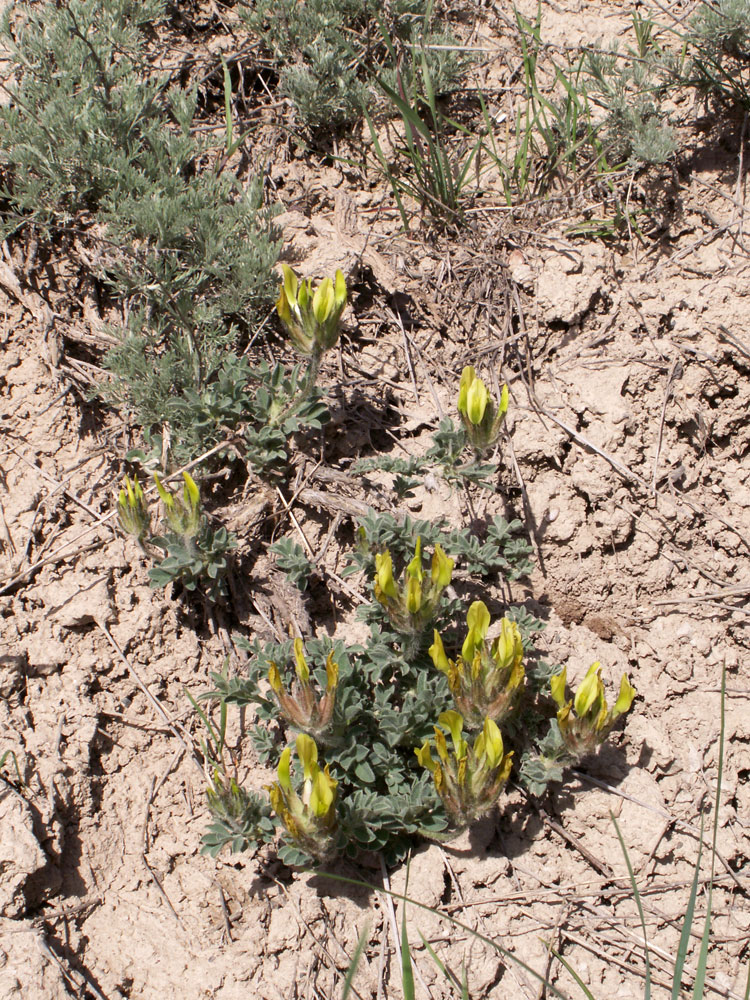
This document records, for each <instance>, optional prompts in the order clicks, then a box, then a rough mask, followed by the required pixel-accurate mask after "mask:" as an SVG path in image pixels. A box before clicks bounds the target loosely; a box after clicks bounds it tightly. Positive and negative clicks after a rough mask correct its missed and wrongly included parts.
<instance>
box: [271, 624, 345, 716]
mask: <svg viewBox="0 0 750 1000" xmlns="http://www.w3.org/2000/svg"><path fill="white" fill-rule="evenodd" d="M294 667H295V673H296V675H297V680H296V682H295V683H294V684H293V685H292V688H291V691H286V690H285V688H284V685H283V684H282V682H281V675H280V673H279V668H278V666H277V665H276V663H274V662H273V660H272V661H271V664H270V668H269V671H268V680H269V682H270V684H271V690H272V691H273V694H274V697H275V698H276V702H277V704H278V706H279V709H280V710H281V713H282V715H283V716H284V717H285V718H286V719H287V720H288V721H289V722H291V724H292V725H293V726H295V727H296V728H297V729H301V730H303V731H304V732H307V733H313V734H314V735H318V734H319V733H322V732H323V731H324V730H325V729H327V728H328V726H329V725H330V723H331V719H332V718H333V709H334V707H335V704H336V688H337V686H338V682H339V667H338V664H337V663H336V661H335V660H334V658H333V652H331V653H329V654H328V659H327V661H326V680H327V683H326V689H325V693H324V694H323V695H321V696H320V697H319V696H318V695H317V694H316V692H315V690H314V688H313V686H312V684H311V683H310V668H309V667H308V665H307V660H306V659H305V651H304V646H303V645H302V640H301V639H295V640H294Z"/></svg>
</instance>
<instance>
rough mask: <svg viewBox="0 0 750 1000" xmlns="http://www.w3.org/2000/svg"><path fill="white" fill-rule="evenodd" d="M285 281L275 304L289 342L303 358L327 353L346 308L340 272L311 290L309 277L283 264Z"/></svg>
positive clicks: (345, 291)
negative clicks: (299, 275) (303, 278)
mask: <svg viewBox="0 0 750 1000" xmlns="http://www.w3.org/2000/svg"><path fill="white" fill-rule="evenodd" d="M281 266H282V269H283V271H284V280H283V282H282V284H281V289H280V291H279V298H278V301H277V302H276V312H277V313H278V315H279V319H280V320H281V322H282V323H283V324H284V326H285V328H286V330H287V332H288V334H289V336H290V337H291V338H292V343H293V344H294V346H295V347H296V348H297V350H298V351H299V352H300V354H304V355H320V354H322V353H323V352H324V351H328V350H330V348H332V347H333V346H334V345H335V343H336V341H337V340H338V336H339V320H340V319H341V314H342V312H343V311H344V307H345V306H346V296H347V289H346V281H345V279H344V275H343V274H342V272H341V271H336V276H335V279H334V280H333V281H332V280H331V279H330V278H325V279H324V280H323V281H322V282H321V283H320V284H319V285H318V287H317V288H316V289H315V291H313V287H312V283H311V282H310V279H309V278H308V279H307V280H305V281H301V282H300V281H298V280H297V275H296V274H295V273H294V271H293V270H292V269H291V267H289V266H287V265H286V264H282V265H281Z"/></svg>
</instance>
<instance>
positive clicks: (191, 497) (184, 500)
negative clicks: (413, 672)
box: [154, 472, 202, 539]
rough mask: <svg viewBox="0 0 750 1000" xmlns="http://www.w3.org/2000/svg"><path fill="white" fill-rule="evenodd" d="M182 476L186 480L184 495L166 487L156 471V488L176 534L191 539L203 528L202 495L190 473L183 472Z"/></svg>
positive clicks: (170, 525) (168, 520)
mask: <svg viewBox="0 0 750 1000" xmlns="http://www.w3.org/2000/svg"><path fill="white" fill-rule="evenodd" d="M182 478H183V479H184V481H185V482H184V487H183V490H182V496H180V495H179V494H172V493H170V492H169V490H167V489H165V487H164V486H163V484H162V483H161V481H160V479H159V477H158V476H157V475H156V473H154V479H155V481H156V488H157V490H158V491H159V496H160V497H161V502H162V503H163V504H164V513H165V515H166V518H167V522H168V523H169V527H170V528H171V529H172V531H173V532H174V533H175V535H180V536H181V537H182V538H185V539H189V538H195V537H196V535H197V534H198V533H199V531H200V528H201V521H202V515H201V495H200V492H199V490H198V487H197V486H196V485H195V481H194V479H193V477H192V476H191V475H190V473H188V472H183V473H182Z"/></svg>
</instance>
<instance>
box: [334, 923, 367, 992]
mask: <svg viewBox="0 0 750 1000" xmlns="http://www.w3.org/2000/svg"><path fill="white" fill-rule="evenodd" d="M369 936H370V927H369V925H367V926H365V928H364V930H363V931H362V933H361V934H360V935H359V940H358V941H357V947H356V948H355V949H354V952H353V954H352V960H351V962H350V963H349V968H348V969H347V970H346V976H344V986H343V989H342V991H341V1000H346V998H347V997H348V996H349V993H350V991H351V989H352V984H353V983H354V977H355V976H356V974H357V969H358V968H359V963H360V961H361V959H362V952H363V951H364V950H365V945H366V944H367V939H368V937H369Z"/></svg>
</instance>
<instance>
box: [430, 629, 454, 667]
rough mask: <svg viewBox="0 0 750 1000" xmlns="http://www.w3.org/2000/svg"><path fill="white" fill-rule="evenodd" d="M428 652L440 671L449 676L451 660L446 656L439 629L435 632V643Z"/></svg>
mask: <svg viewBox="0 0 750 1000" xmlns="http://www.w3.org/2000/svg"><path fill="white" fill-rule="evenodd" d="M428 652H429V654H430V657H431V658H432V662H433V663H434V664H435V666H436V667H437V668H438V670H442V671H443V673H444V674H447V673H448V671H449V670H450V660H449V659H448V657H447V656H446V655H445V647H444V646H443V640H442V639H441V638H440V633H439V632H438V630H437V629H434V630H433V642H432V645H431V646H430V648H429V650H428Z"/></svg>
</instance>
